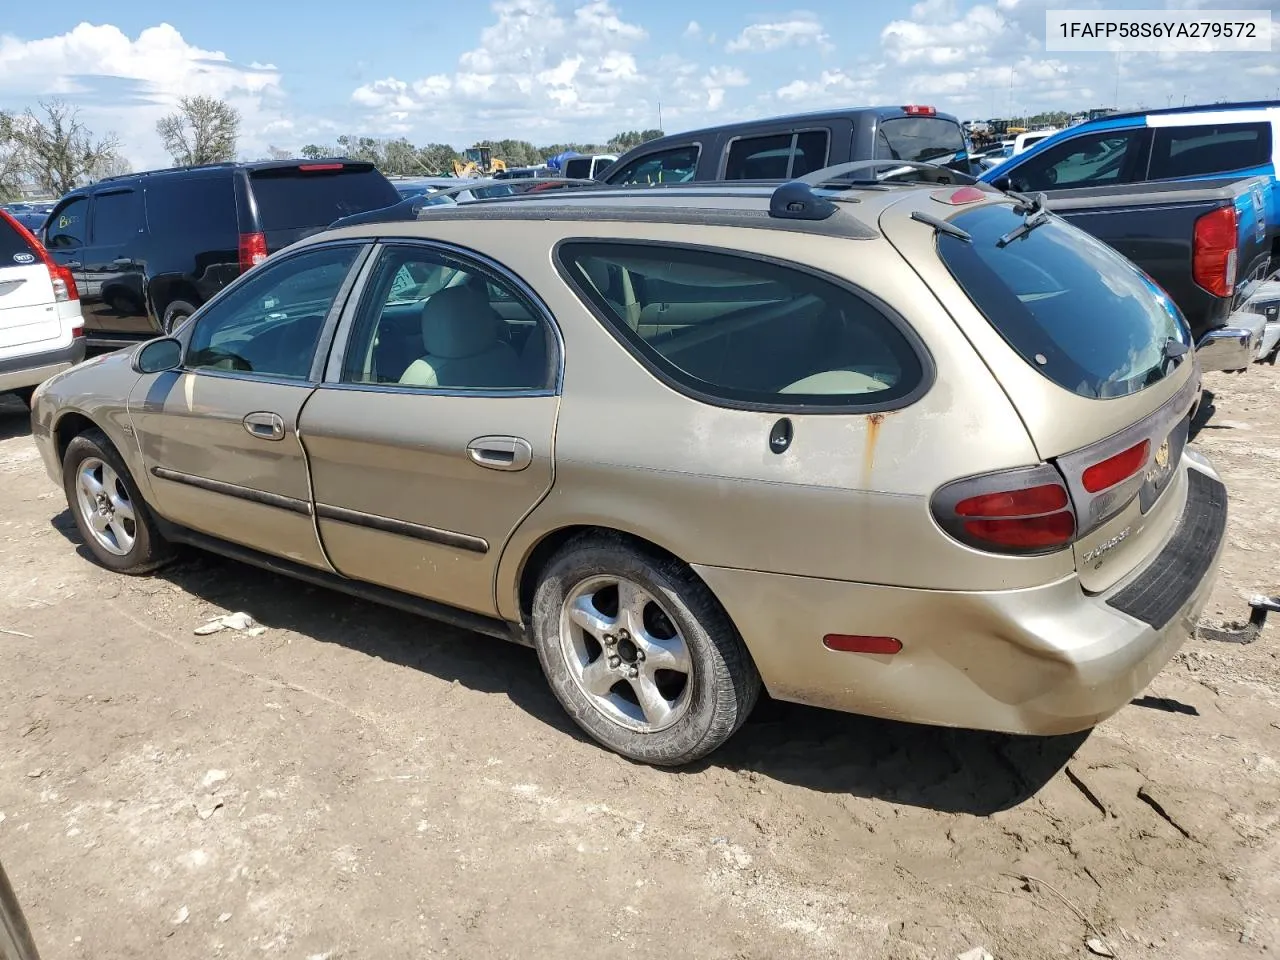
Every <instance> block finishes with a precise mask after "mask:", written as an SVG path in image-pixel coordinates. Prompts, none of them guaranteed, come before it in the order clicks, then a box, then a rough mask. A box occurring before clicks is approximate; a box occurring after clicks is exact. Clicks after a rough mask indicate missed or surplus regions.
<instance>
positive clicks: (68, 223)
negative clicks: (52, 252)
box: [44, 197, 89, 249]
mask: <svg viewBox="0 0 1280 960" xmlns="http://www.w3.org/2000/svg"><path fill="white" fill-rule="evenodd" d="M88 213H89V198H88V197H76V199H74V200H72V201H71V202H70V203H68V204H67V205H66V206H65V207H62V208H61V209H60V210H58V211H57V212H56V213H53V214H51V215H50V217H49V222H48V223H46V224H45V226H44V230H45V241H44V243H45V246H47V247H50V248H51V249H59V248H63V247H79V246H83V245H84V241H85V237H86V236H87V235H88V230H87V226H88V224H87V223H86V218H87V216H88Z"/></svg>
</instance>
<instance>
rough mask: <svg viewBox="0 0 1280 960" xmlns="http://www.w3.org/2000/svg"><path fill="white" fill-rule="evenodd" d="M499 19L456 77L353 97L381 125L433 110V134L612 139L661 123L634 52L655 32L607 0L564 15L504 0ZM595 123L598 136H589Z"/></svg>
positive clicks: (368, 87) (381, 85)
mask: <svg viewBox="0 0 1280 960" xmlns="http://www.w3.org/2000/svg"><path fill="white" fill-rule="evenodd" d="M493 11H494V14H495V18H496V19H495V21H494V22H493V23H491V24H490V25H488V26H487V27H485V28H484V29H483V30H482V31H481V33H480V42H479V45H478V46H476V47H475V48H474V49H472V50H468V51H467V52H465V53H463V54H462V55H461V56H460V57H459V58H458V63H457V68H456V69H455V70H454V71H453V72H451V73H440V74H436V75H433V76H430V77H426V78H424V79H421V80H417V81H406V80H401V79H398V78H396V77H387V78H385V79H383V80H375V81H373V82H371V83H366V84H363V85H362V86H360V87H358V88H356V90H355V91H353V93H352V94H351V99H352V101H353V102H354V103H355V104H357V105H358V106H360V107H363V108H366V109H367V110H369V111H370V114H369V116H368V120H369V122H370V123H371V124H372V125H374V126H375V127H377V128H378V129H381V128H383V127H387V126H389V125H390V124H391V123H393V122H402V121H403V118H400V117H393V116H392V114H393V113H396V114H405V115H417V116H420V117H423V116H425V115H426V112H427V111H428V110H429V111H430V116H431V121H432V126H433V130H434V131H436V132H435V133H433V138H441V137H453V138H455V139H458V140H459V141H462V140H468V141H469V140H471V139H475V138H476V137H479V136H494V137H498V136H507V137H520V138H523V139H530V140H541V139H556V138H558V137H560V136H568V135H569V133H570V132H571V131H572V132H574V133H575V134H576V135H577V136H580V137H588V138H590V137H592V136H594V137H596V138H600V137H604V136H608V135H609V134H611V133H613V132H615V131H616V130H617V129H621V128H624V127H626V126H628V125H631V126H635V125H637V124H643V125H646V126H652V122H653V115H654V113H655V105H653V104H651V103H650V102H649V101H648V99H647V93H648V86H647V85H646V83H645V78H644V77H643V76H642V74H641V71H640V67H639V64H638V63H637V61H636V57H635V54H634V53H633V52H632V50H633V48H635V47H636V46H637V45H639V44H640V43H642V42H643V41H645V40H646V39H647V37H648V33H647V32H646V31H645V29H644V28H643V27H641V26H640V25H639V24H636V23H631V22H628V21H625V20H623V19H622V17H621V16H620V15H619V14H618V11H617V10H616V9H615V8H614V7H613V6H612V5H611V4H610V3H609V2H608V0H587V2H586V3H583V4H581V5H580V6H578V7H577V8H576V9H574V10H573V11H572V13H571V14H569V15H565V14H562V13H561V12H560V11H559V9H558V8H557V6H556V4H555V3H554V2H553V0H497V2H495V3H494V4H493ZM587 124H591V125H593V126H594V127H596V128H597V129H596V130H595V131H594V133H589V132H586V131H584V130H583V127H584V126H585V125H587Z"/></svg>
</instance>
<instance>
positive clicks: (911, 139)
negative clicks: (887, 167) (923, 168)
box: [874, 117, 965, 162]
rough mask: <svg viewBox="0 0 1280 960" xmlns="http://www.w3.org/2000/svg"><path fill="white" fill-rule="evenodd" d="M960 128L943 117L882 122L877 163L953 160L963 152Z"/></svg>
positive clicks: (905, 118)
mask: <svg viewBox="0 0 1280 960" xmlns="http://www.w3.org/2000/svg"><path fill="white" fill-rule="evenodd" d="M964 149H965V146H964V135H963V134H962V133H961V132H960V124H958V123H956V122H955V121H954V120H944V119H942V118H940V117H898V118H896V119H892V120H881V121H880V126H879V128H878V130H877V131H876V155H875V157H874V159H876V160H915V161H918V162H927V161H936V160H950V159H951V158H952V157H954V156H955V155H956V154H957V153H961V152H963V151H964Z"/></svg>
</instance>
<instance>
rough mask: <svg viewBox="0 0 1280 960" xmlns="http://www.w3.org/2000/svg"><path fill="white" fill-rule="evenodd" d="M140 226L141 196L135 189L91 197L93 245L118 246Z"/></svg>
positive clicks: (130, 237)
mask: <svg viewBox="0 0 1280 960" xmlns="http://www.w3.org/2000/svg"><path fill="white" fill-rule="evenodd" d="M141 228H142V196H141V194H139V193H138V192H137V191H136V190H125V191H121V192H119V193H100V194H98V195H97V196H96V197H94V198H93V229H92V231H91V232H90V234H89V235H90V236H91V237H92V238H93V240H92V242H93V244H94V246H108V247H109V246H119V245H120V244H122V243H125V242H126V241H128V240H132V239H133V238H134V237H136V236H137V235H138V231H139V230H140V229H141Z"/></svg>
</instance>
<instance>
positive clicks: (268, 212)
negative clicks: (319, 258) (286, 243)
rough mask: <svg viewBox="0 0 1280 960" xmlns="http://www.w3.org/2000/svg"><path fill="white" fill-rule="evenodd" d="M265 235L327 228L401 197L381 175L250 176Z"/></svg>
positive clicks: (293, 172) (292, 172)
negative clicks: (266, 231)
mask: <svg viewBox="0 0 1280 960" xmlns="http://www.w3.org/2000/svg"><path fill="white" fill-rule="evenodd" d="M250 183H252V184H253V195H254V197H255V199H256V200H257V201H258V215H259V217H260V218H261V223H262V229H263V230H292V229H295V228H297V227H323V226H328V225H329V224H331V223H333V221H335V220H338V219H340V218H342V217H349V216H351V215H352V214H354V213H364V212H365V211H366V210H380V209H381V208H383V207H389V206H391V204H393V203H397V202H399V200H400V199H401V198H400V194H398V193H396V189H395V187H393V186H391V183H390V181H388V180H387V178H386V177H384V176H383V175H382V174H380V173H378V171H376V170H361V169H356V170H334V171H328V170H320V171H303V170H300V169H299V168H297V167H290V168H285V169H284V170H278V169H272V170H263V171H259V172H257V173H254V174H253V175H252V176H251V177H250Z"/></svg>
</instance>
